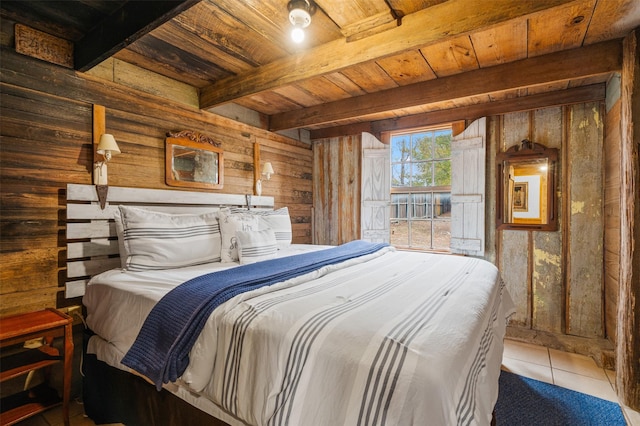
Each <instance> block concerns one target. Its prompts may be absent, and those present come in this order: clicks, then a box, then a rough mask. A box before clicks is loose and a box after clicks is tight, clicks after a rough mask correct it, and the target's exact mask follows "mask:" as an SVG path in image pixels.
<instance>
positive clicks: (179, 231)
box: [116, 206, 221, 271]
mask: <svg viewBox="0 0 640 426" xmlns="http://www.w3.org/2000/svg"><path fill="white" fill-rule="evenodd" d="M119 210H120V219H121V221H122V228H123V229H122V234H123V245H124V253H120V256H121V257H122V256H123V255H124V257H125V259H124V269H126V270H128V271H146V270H151V269H171V268H182V267H185V266H192V265H200V264H203V263H210V262H219V261H220V247H221V237H220V227H219V225H218V215H217V212H210V213H203V214H177V215H173V214H167V213H159V212H152V211H149V210H144V209H139V208H136V207H128V206H119ZM116 229H117V225H116Z"/></svg>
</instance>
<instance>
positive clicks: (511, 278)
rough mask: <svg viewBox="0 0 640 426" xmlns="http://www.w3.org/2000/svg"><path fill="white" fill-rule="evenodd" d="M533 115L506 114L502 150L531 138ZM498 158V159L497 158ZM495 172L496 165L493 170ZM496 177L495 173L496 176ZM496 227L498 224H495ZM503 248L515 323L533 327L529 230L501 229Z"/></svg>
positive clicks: (499, 236) (502, 259) (502, 268)
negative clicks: (513, 303) (513, 305)
mask: <svg viewBox="0 0 640 426" xmlns="http://www.w3.org/2000/svg"><path fill="white" fill-rule="evenodd" d="M530 121H531V120H530V114H529V113H528V112H520V113H512V114H505V115H504V116H502V127H501V129H500V136H499V137H498V138H497V140H496V142H498V143H499V144H500V148H499V150H498V151H506V150H508V149H509V148H510V147H512V146H513V145H517V144H519V143H520V141H521V140H522V139H526V138H528V137H529V131H530V126H531V122H530ZM493 160H494V161H495V158H494V159H493ZM493 170H494V172H495V168H494V169H493ZM494 176H495V175H494ZM491 196H492V200H491V201H489V200H487V202H491V203H492V204H493V205H495V204H496V200H495V192H494V193H493V194H491ZM492 227H493V228H495V223H493V224H492ZM496 238H497V239H498V245H499V251H498V259H497V265H498V267H499V268H500V272H501V273H502V276H503V279H504V280H505V284H507V289H508V290H509V292H510V294H511V297H512V298H513V299H514V302H515V304H516V314H515V316H513V317H512V322H511V323H512V324H514V325H519V326H525V327H530V326H531V294H530V293H531V292H530V286H531V277H530V276H529V266H528V265H529V259H530V257H531V254H530V245H529V238H528V236H527V233H526V232H523V231H498V233H497V237H496Z"/></svg>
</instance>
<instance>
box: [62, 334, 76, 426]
mask: <svg viewBox="0 0 640 426" xmlns="http://www.w3.org/2000/svg"><path fill="white" fill-rule="evenodd" d="M72 369H73V325H72V324H71V323H69V324H67V325H65V327H64V376H63V386H62V387H63V389H62V415H63V419H64V424H65V426H69V397H70V395H71V371H72Z"/></svg>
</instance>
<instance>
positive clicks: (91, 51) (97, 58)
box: [73, 0, 201, 72]
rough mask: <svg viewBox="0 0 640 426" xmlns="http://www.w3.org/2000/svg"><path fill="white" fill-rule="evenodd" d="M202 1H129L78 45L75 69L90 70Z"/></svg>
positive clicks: (76, 45) (75, 55) (75, 49)
mask: <svg viewBox="0 0 640 426" xmlns="http://www.w3.org/2000/svg"><path fill="white" fill-rule="evenodd" d="M200 1H201V0H153V1H152V0H150V1H129V2H127V3H125V4H124V5H123V6H122V7H121V8H120V9H118V10H117V11H116V12H114V13H113V14H112V15H111V16H109V17H108V18H106V19H105V20H104V21H103V22H101V23H100V24H99V25H98V26H97V27H96V28H94V29H93V30H91V32H89V33H87V34H86V35H85V36H84V37H83V38H82V39H81V40H80V41H79V42H77V43H76V44H75V45H74V55H73V56H74V68H75V69H76V70H78V71H83V72H84V71H87V70H89V69H91V68H93V67H94V66H96V65H98V64H99V63H100V62H102V61H104V60H105V59H107V58H109V57H110V56H112V55H113V54H115V53H116V52H118V51H119V50H121V49H123V48H124V47H127V46H128V45H130V44H131V43H133V42H134V41H136V40H137V39H139V38H140V37H142V36H143V35H145V34H147V33H148V32H150V31H151V30H153V29H154V28H156V27H158V26H160V25H162V24H164V23H165V22H167V21H168V20H170V19H171V18H173V17H175V16H177V15H178V14H180V13H181V12H183V11H185V10H187V9H189V8H190V7H191V6H193V5H195V4H197V3H199V2H200Z"/></svg>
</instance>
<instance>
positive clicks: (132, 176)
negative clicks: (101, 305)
mask: <svg viewBox="0 0 640 426" xmlns="http://www.w3.org/2000/svg"><path fill="white" fill-rule="evenodd" d="M7 27H11V26H3V31H4V30H5V29H6V28H7ZM2 40H3V46H2V51H1V54H2V61H1V64H0V77H1V79H0V81H1V83H0V89H1V99H0V100H1V111H0V112H1V121H0V135H1V138H2V139H1V143H0V202H1V218H0V226H1V228H0V232H1V235H2V247H1V255H0V256H1V257H0V262H1V264H2V268H1V272H0V282H1V283H2V286H1V289H0V294H1V297H0V315H5V314H11V313H17V312H24V311H30V310H36V309H41V308H43V307H45V306H57V307H63V306H65V305H67V304H79V303H80V300H79V299H78V300H75V299H71V300H69V301H67V300H64V298H63V293H64V287H63V285H64V284H63V283H64V275H65V260H66V259H65V257H66V253H65V236H64V235H65V233H64V217H65V214H64V208H65V202H64V200H65V194H64V191H65V189H64V188H66V185H67V183H81V184H91V164H92V160H93V152H92V107H93V104H99V105H104V106H105V110H106V130H107V132H109V133H113V134H114V135H115V138H116V140H117V142H118V144H119V147H120V149H121V151H122V154H120V155H117V156H115V157H114V158H113V160H112V161H111V162H110V163H109V183H110V184H111V185H114V186H138V187H144V188H165V189H167V188H169V187H167V186H166V185H165V183H164V139H165V132H167V131H169V130H182V129H190V130H195V131H199V132H201V133H205V134H208V135H211V136H213V137H215V138H216V139H218V140H219V141H220V142H221V143H222V148H223V149H224V156H225V182H224V183H225V185H224V188H223V189H222V190H221V191H220V192H223V193H240V194H243V193H252V192H253V148H254V146H253V144H254V143H259V144H260V146H261V157H262V161H271V163H272V164H273V167H274V169H275V172H276V173H275V175H273V177H272V178H271V180H269V181H265V182H264V185H263V195H269V196H274V197H275V207H276V208H278V207H282V206H288V207H289V209H290V214H291V216H292V221H293V222H294V223H293V233H294V242H296V243H310V242H311V206H312V196H311V191H312V184H311V177H312V163H313V157H312V150H311V146H310V145H308V144H304V143H301V142H298V141H295V140H292V139H289V138H286V137H284V136H281V135H278V134H275V133H270V132H267V131H265V130H262V129H258V128H254V127H251V126H247V125H243V124H241V123H238V122H235V121H233V120H230V119H227V118H223V117H220V116H217V115H214V114H210V113H207V112H204V111H200V110H198V109H196V108H193V107H191V106H188V105H184V104H180V103H177V102H172V101H170V100H167V99H162V98H160V97H157V96H155V95H152V94H148V93H143V92H139V91H136V90H132V89H130V88H127V87H124V86H122V85H119V84H116V83H113V82H109V81H106V80H101V79H99V78H96V77H92V76H88V75H86V74H82V73H75V72H73V71H71V70H68V69H66V68H62V67H59V66H55V65H51V64H48V63H45V62H42V61H39V60H36V59H32V58H29V57H26V56H22V55H19V54H17V53H15V52H14V50H13V48H12V47H7V44H6V41H7V40H10V37H8V36H6V35H3V37H2ZM176 190H179V189H176Z"/></svg>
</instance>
